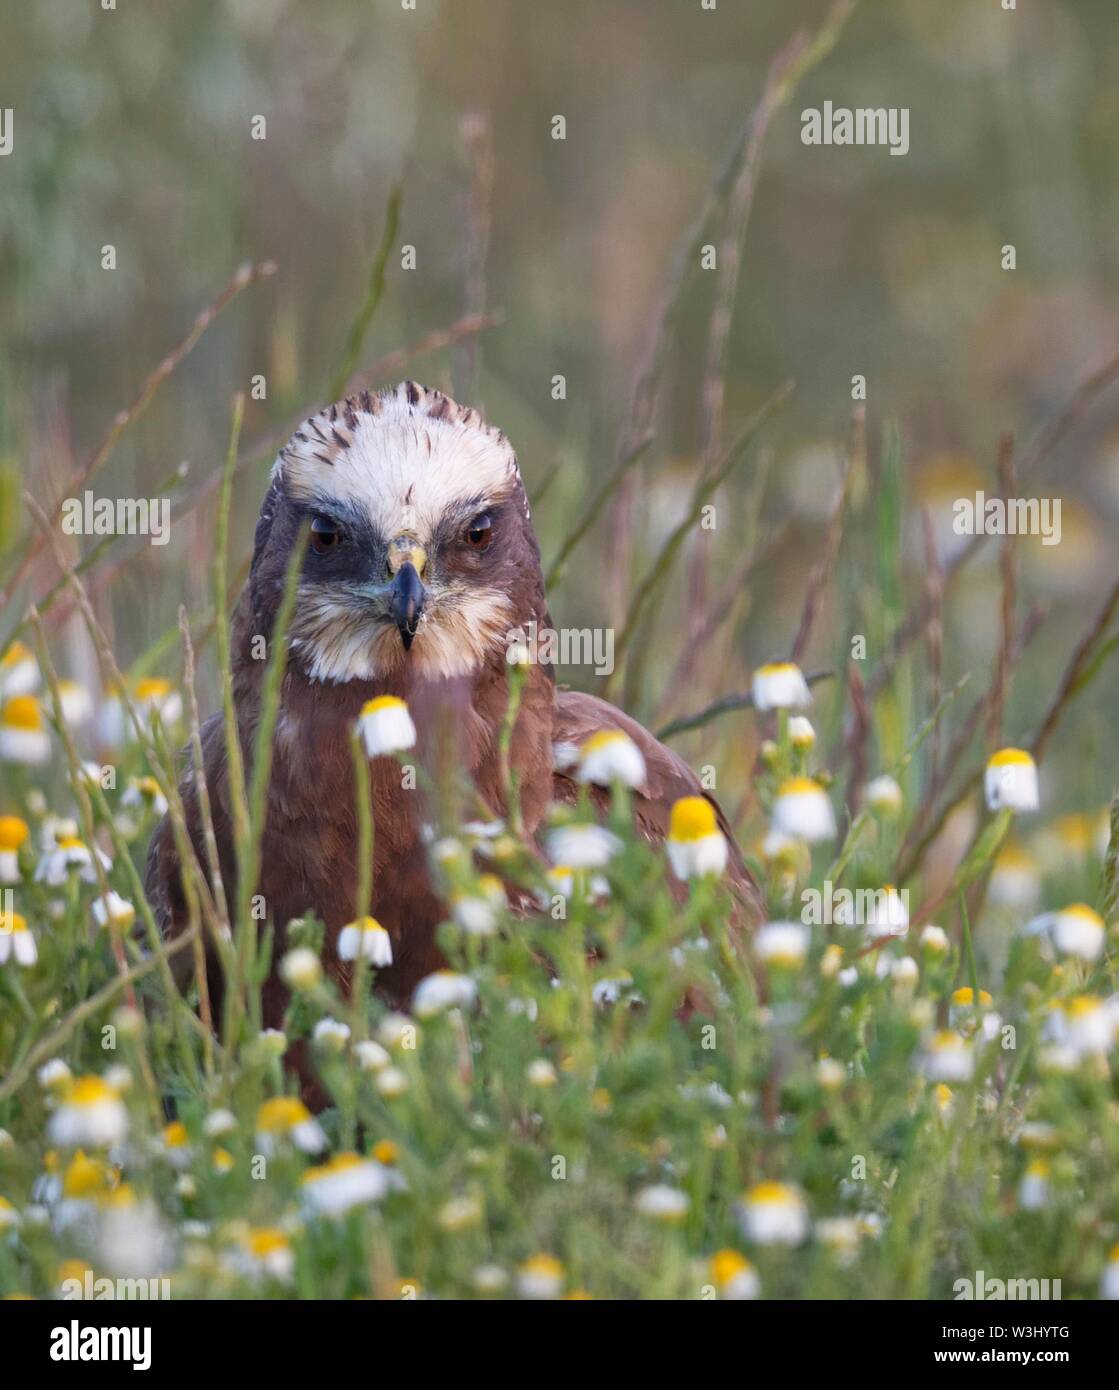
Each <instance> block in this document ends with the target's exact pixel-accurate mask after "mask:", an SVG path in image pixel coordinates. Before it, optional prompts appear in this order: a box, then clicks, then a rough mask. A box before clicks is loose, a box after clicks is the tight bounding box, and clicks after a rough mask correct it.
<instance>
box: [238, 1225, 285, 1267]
mask: <svg viewBox="0 0 1119 1390" xmlns="http://www.w3.org/2000/svg"><path fill="white" fill-rule="evenodd" d="M245 1244H246V1245H247V1246H248V1249H249V1253H250V1254H252V1255H255V1256H256V1258H257V1259H258V1260H263V1259H266V1258H267V1257H268V1256H269V1255H274V1254H275V1253H276V1252H277V1251H278V1250H286V1249H287V1248H288V1238H287V1236H285V1235H284V1233H283V1231H281V1230H279V1229H278V1228H277V1227H276V1226H258V1227H256V1229H255V1230H251V1231H250V1232H249V1233H248V1235H247V1236H246V1238H245Z"/></svg>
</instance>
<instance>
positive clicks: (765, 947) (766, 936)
mask: <svg viewBox="0 0 1119 1390" xmlns="http://www.w3.org/2000/svg"><path fill="white" fill-rule="evenodd" d="M810 937H811V933H810V932H809V930H808V928H807V927H806V926H803V925H802V924H801V923H800V922H767V923H766V924H765V926H764V927H761V928H760V929H759V931H758V934H757V936H756V937H755V938H754V949H755V950H756V951H757V953H758V958H759V960H763V961H765V963H766V964H767V965H770V966H775V967H777V968H779V969H784V970H799V969H800V968H801V967H802V966H803V965H804V961H805V957H806V956H807V955H808V943H809V939H810Z"/></svg>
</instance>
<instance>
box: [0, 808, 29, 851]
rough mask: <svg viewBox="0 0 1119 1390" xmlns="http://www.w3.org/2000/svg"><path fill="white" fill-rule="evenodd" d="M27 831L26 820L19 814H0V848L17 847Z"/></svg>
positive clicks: (26, 834)
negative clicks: (21, 818)
mask: <svg viewBox="0 0 1119 1390" xmlns="http://www.w3.org/2000/svg"><path fill="white" fill-rule="evenodd" d="M28 833H29V832H28V829H27V822H26V821H25V820H20V818H19V816H0V850H13V849H19V847H20V845H22V844H23V842H24V840H26V839H27V836H28Z"/></svg>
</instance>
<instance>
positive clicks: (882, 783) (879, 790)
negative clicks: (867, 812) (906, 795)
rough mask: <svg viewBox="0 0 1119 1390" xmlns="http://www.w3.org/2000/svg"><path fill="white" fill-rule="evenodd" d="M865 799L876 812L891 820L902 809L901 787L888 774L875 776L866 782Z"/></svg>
mask: <svg viewBox="0 0 1119 1390" xmlns="http://www.w3.org/2000/svg"><path fill="white" fill-rule="evenodd" d="M863 800H864V801H865V802H866V804H867V805H868V806H869V807H870V809H871V810H872V811H873V812H874V813H875V815H878V816H882V817H883V818H884V819H887V820H890V819H893V817H894V816H896V815H897V814H898V812H899V811H900V810H901V805H902V795H901V788H900V787H899V786H898V784H897V782H895V781H894V779H893V778H892V777H890V776H889V775H888V774H883V775H882V776H881V777H875V778H873V779H872V780H871V781H869V782H868V783H867V784H866V787H865V789H864V791H863Z"/></svg>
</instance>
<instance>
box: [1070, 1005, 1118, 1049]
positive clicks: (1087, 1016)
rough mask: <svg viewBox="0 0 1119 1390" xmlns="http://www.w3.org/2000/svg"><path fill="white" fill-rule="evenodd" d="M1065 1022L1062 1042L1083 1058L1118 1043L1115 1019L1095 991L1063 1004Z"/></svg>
mask: <svg viewBox="0 0 1119 1390" xmlns="http://www.w3.org/2000/svg"><path fill="white" fill-rule="evenodd" d="M1064 1017H1065V1023H1066V1030H1065V1037H1064V1039H1063V1041H1065V1042H1067V1044H1068V1046H1069V1047H1071V1048H1072V1050H1073V1051H1074V1052H1075V1053H1076V1055H1077V1057H1078V1058H1080V1059H1081V1060H1083V1059H1084V1058H1085V1057H1095V1056H1102V1055H1104V1054H1105V1053H1108V1052H1110V1051H1111V1048H1112V1046H1113V1044H1114V1042H1115V1030H1116V1018H1115V1014H1114V1013H1113V1011H1112V1010H1110V1009H1109V1008H1107V1006H1106V1005H1105V1004H1103V1003H1102V1002H1101V1000H1099V999H1098V998H1097V997H1096V996H1095V995H1094V994H1078V995H1076V997H1075V998H1073V999H1070V1000H1068V1002H1067V1003H1066V1004H1065V1006H1064Z"/></svg>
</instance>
